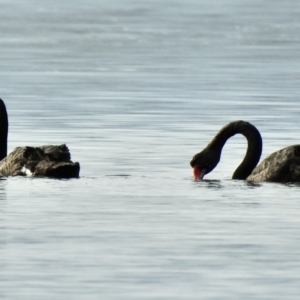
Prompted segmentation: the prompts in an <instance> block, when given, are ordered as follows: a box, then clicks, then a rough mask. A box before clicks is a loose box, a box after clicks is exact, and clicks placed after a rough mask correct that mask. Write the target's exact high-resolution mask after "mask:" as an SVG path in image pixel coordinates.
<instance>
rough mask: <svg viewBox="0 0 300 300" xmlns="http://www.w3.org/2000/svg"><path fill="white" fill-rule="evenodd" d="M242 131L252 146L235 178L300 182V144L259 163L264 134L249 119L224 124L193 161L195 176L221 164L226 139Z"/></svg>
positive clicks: (201, 174) (200, 177)
mask: <svg viewBox="0 0 300 300" xmlns="http://www.w3.org/2000/svg"><path fill="white" fill-rule="evenodd" d="M238 133H240V134H242V135H244V136H245V137H246V139H247V141H248V148H247V152H246V155H245V157H244V159H243V161H242V163H241V164H240V165H239V166H238V167H237V169H236V170H235V172H234V173H233V175H232V179H242V180H248V181H257V182H261V181H269V182H282V183H286V182H300V145H293V146H289V147H287V148H284V149H281V150H279V151H277V152H274V153H272V154H271V155H269V156H268V157H267V158H265V159H264V160H263V161H262V162H261V163H260V164H259V165H258V166H257V167H256V165H257V164H258V162H259V159H260V156H261V152H262V138H261V135H260V133H259V131H258V130H257V128H256V127H255V126H253V125H252V124H250V123H249V122H245V121H235V122H231V123H229V124H227V125H226V126H224V127H223V128H222V129H221V130H220V131H219V132H218V133H217V135H216V136H215V137H214V138H213V140H212V141H211V142H210V143H209V144H208V145H207V146H206V148H205V149H204V150H202V151H201V152H199V153H198V154H196V155H195V156H194V157H193V159H192V160H191V162H190V165H191V167H192V168H193V169H194V177H195V179H203V177H204V176H205V175H206V174H208V173H210V172H211V171H212V170H213V169H214V168H215V167H216V166H217V164H218V163H219V161H220V158H221V152H222V149H223V146H224V145H225V143H226V141H227V140H228V139H229V138H230V137H232V136H234V135H235V134H238Z"/></svg>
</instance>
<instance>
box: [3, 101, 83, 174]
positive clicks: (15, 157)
mask: <svg viewBox="0 0 300 300" xmlns="http://www.w3.org/2000/svg"><path fill="white" fill-rule="evenodd" d="M7 135H8V116H7V111H6V107H5V104H4V102H3V100H2V99H0V160H1V161H0V176H17V175H30V176H46V177H55V178H76V177H78V176H79V170H80V165H79V163H78V162H75V163H73V162H72V161H71V155H70V152H69V149H68V147H67V146H66V145H57V146H56V145H54V146H53V145H45V146H41V147H29V146H26V147H18V148H16V149H15V150H14V151H13V152H11V153H10V154H9V155H8V156H7Z"/></svg>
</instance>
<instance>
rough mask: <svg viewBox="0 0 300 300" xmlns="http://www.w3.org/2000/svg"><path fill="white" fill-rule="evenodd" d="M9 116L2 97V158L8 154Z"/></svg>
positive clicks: (0, 131)
mask: <svg viewBox="0 0 300 300" xmlns="http://www.w3.org/2000/svg"><path fill="white" fill-rule="evenodd" d="M7 134H8V117H7V111H6V107H5V104H4V102H3V100H2V99H0V160H2V159H3V158H5V157H6V156H7Z"/></svg>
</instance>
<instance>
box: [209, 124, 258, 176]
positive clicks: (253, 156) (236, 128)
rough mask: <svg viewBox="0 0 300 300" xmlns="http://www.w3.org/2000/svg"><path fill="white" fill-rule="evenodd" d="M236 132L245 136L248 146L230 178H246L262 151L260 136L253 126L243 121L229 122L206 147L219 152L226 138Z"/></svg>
mask: <svg viewBox="0 0 300 300" xmlns="http://www.w3.org/2000/svg"><path fill="white" fill-rule="evenodd" d="M238 133H239V134H242V135H244V136H245V137H246V139H247V142H248V148H247V152H246V155H245V157H244V159H243V161H242V163H241V164H240V165H239V166H238V167H237V169H236V170H235V172H234V173H233V176H232V179H246V178H247V177H248V176H249V175H250V174H251V172H252V171H253V169H254V168H255V167H256V165H257V164H258V162H259V159H260V156H261V152H262V138H261V135H260V133H259V131H258V130H257V128H256V127H255V126H253V125H252V124H250V123H248V122H245V121H236V122H231V123H229V124H228V125H226V126H225V127H223V128H222V129H221V130H220V131H219V133H218V134H217V135H216V136H215V138H214V139H213V140H212V142H211V143H210V144H209V145H208V147H209V148H211V149H214V150H217V151H220V154H221V152H222V149H223V147H224V145H225V143H226V142H227V140H228V139H229V138H231V137H232V136H234V135H235V134H238Z"/></svg>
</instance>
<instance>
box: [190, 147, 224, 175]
mask: <svg viewBox="0 0 300 300" xmlns="http://www.w3.org/2000/svg"><path fill="white" fill-rule="evenodd" d="M219 161H220V152H219V151H216V150H214V149H210V148H205V149H204V150H202V151H201V152H199V153H197V154H196V155H195V156H194V157H193V158H192V160H191V161H190V165H191V167H192V168H193V169H194V178H195V180H202V179H203V177H204V175H206V174H208V173H210V172H211V171H212V170H213V169H214V168H215V167H216V166H217V164H218V163H219Z"/></svg>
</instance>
